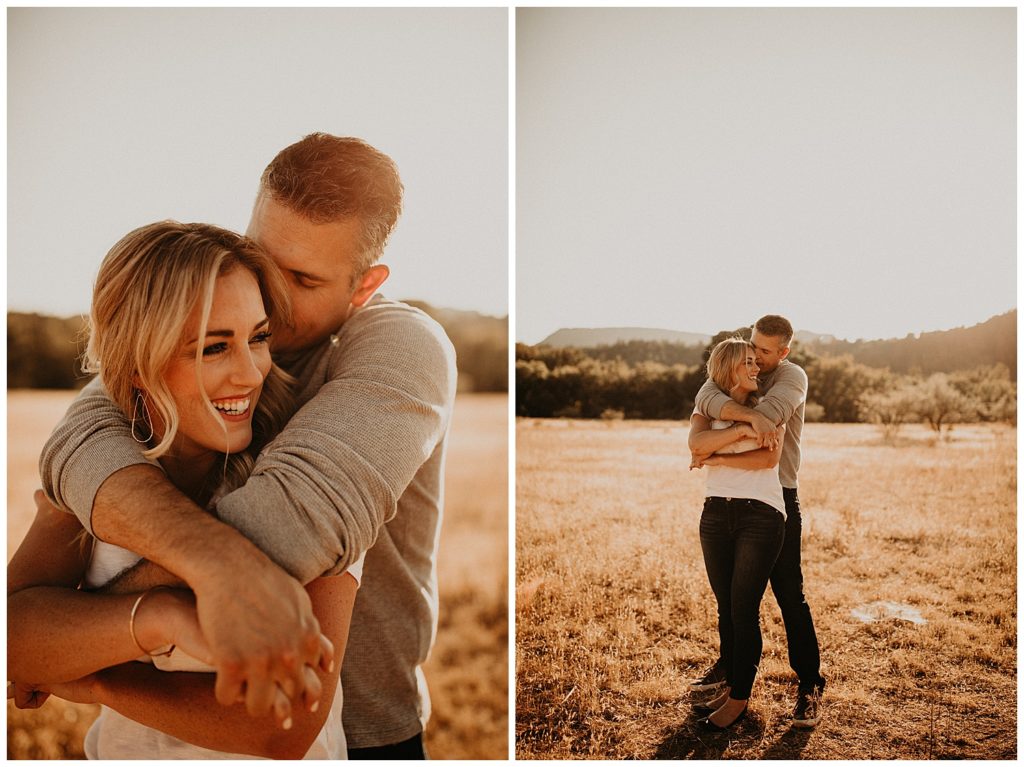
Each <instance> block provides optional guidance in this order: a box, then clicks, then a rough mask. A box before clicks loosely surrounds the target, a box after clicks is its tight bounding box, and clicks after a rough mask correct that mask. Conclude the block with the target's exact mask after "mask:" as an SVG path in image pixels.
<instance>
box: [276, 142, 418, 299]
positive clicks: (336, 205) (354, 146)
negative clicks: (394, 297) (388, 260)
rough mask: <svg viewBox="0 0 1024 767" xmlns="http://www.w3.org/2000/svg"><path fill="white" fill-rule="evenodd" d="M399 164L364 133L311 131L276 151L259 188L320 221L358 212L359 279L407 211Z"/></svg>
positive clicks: (355, 277) (356, 272) (356, 275)
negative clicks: (356, 135)
mask: <svg viewBox="0 0 1024 767" xmlns="http://www.w3.org/2000/svg"><path fill="white" fill-rule="evenodd" d="M402 191H403V187H402V180H401V179H400V178H399V176H398V167H397V166H396V165H395V163H394V161H393V160H392V159H391V158H390V157H388V156H387V155H386V154H384V153H383V152H381V151H379V150H377V149H374V148H373V147H372V146H370V145H369V144H367V143H366V142H365V141H363V140H362V139H358V138H350V137H341V136H332V135H330V134H329V133H311V134H309V135H308V136H306V137H305V138H304V139H302V140H301V141H297V142H295V143H294V144H292V145H291V146H287V147H285V148H284V149H282V150H281V151H280V152H278V153H277V156H276V157H274V159H273V160H271V161H270V165H268V166H267V168H266V170H264V171H263V175H262V176H261V177H260V193H261V194H267V195H269V196H270V197H271V198H272V199H273V200H275V201H277V202H279V203H281V204H282V205H284V206H285V207H287V208H288V209H289V210H291V211H293V212H295V213H298V214H299V215H301V216H303V217H304V218H306V219H308V220H309V221H312V222H313V223H315V224H323V223H328V222H334V221H341V220H344V219H347V218H356V219H358V220H359V222H360V224H361V227H362V234H361V242H360V256H359V261H358V263H356V264H353V267H354V269H353V280H354V281H355V280H358V279H359V278H360V277H361V276H362V275H363V273H364V272H365V271H366V270H367V269H369V268H370V267H371V266H372V265H373V264H374V263H375V262H376V261H377V260H378V259H379V258H380V257H381V255H382V254H383V253H384V246H385V244H387V241H388V237H390V236H391V231H392V230H393V229H394V228H395V224H396V223H397V221H398V216H399V214H400V213H401V212H402Z"/></svg>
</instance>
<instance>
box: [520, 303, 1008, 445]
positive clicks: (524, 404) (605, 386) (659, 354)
mask: <svg viewBox="0 0 1024 767" xmlns="http://www.w3.org/2000/svg"><path fill="white" fill-rule="evenodd" d="M1016 314H1017V313H1016V311H1012V312H1008V313H1007V314H1004V315H999V316H998V317H994V318H992V319H991V320H989V321H988V322H985V323H982V324H980V325H976V326H974V327H971V328H957V329H956V330H950V331H944V332H937V333H924V334H921V336H920V337H913V336H911V337H908V338H905V339H894V340H892V341H867V342H865V341H857V342H850V341H835V340H831V341H828V340H815V341H809V342H799V341H794V343H793V346H792V351H791V352H790V357H789V358H790V360H792V361H793V362H794V363H796V364H798V365H800V366H801V367H803V368H804V370H806V371H807V376H808V379H809V386H808V394H807V408H806V410H807V412H806V418H807V420H809V421H828V422H838V423H855V422H871V423H877V424H879V425H880V426H881V427H882V429H883V431H884V432H885V433H886V435H890V436H894V435H895V434H896V432H898V430H899V428H900V426H901V425H902V424H904V423H914V422H924V423H927V424H929V425H930V426H931V428H932V429H934V430H935V432H936V434H942V433H944V431H946V432H948V430H949V429H950V428H952V426H953V425H954V424H956V423H964V422H975V421H1006V422H1010V423H1013V424H1016V420H1017V384H1016V367H1017V357H1016V348H1017V345H1016ZM733 336H739V337H744V338H749V336H750V328H738V329H736V330H723V331H720V332H719V333H716V334H715V335H714V336H713V337H712V338H711V340H710V342H709V343H708V344H706V345H703V346H701V345H693V344H690V345H684V344H678V343H671V342H666V341H629V342H622V343H616V344H606V345H602V346H597V347H589V348H576V347H565V346H563V347H556V346H548V345H544V344H541V345H537V346H528V345H526V344H516V414H517V415H520V416H527V417H533V418H551V417H572V418H602V417H603V418H614V417H625V418H639V419H648V418H660V419H674V420H675V419H679V420H681V419H686V418H688V417H689V416H690V413H691V412H692V411H693V401H694V397H695V396H696V394H697V390H698V389H700V386H701V384H703V382H704V380H705V377H706V376H705V370H704V363H705V361H706V360H707V357H708V355H709V354H710V352H711V349H712V348H714V346H715V344H717V343H718V342H719V341H721V340H723V339H724V338H729V337H733ZM939 350H941V353H940V351H939ZM883 363H884V364H883Z"/></svg>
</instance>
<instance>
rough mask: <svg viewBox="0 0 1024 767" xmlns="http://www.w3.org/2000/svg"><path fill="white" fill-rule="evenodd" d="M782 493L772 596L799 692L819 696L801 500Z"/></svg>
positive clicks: (793, 494)
mask: <svg viewBox="0 0 1024 767" xmlns="http://www.w3.org/2000/svg"><path fill="white" fill-rule="evenodd" d="M782 492H783V495H784V496H785V499H786V537H785V540H784V541H783V543H782V551H781V552H779V558H778V559H777V560H776V562H775V568H774V569H773V570H772V577H771V584H772V593H774V594H775V599H776V600H777V601H778V603H779V608H780V609H781V610H782V621H783V623H784V624H785V626H786V644H787V645H788V649H789V665H790V666H791V667H792V669H793V671H795V672H796V675H797V677H798V678H799V680H800V688H801V689H802V690H805V691H811V690H817V691H818V692H820V691H821V689H822V688H823V687H824V686H825V680H824V678H822V676H821V656H820V652H819V650H818V636H817V634H816V633H815V631H814V620H813V619H812V618H811V608H810V607H809V606H808V604H807V600H806V599H805V598H804V576H803V573H802V572H801V569H800V535H801V529H802V524H801V520H800V500H799V498H798V497H797V492H796V488H789V487H784V488H783V489H782Z"/></svg>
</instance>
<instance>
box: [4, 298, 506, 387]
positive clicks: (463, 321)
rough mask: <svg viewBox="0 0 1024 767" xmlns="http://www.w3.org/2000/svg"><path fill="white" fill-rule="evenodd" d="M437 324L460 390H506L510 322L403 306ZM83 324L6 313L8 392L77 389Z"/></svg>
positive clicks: (80, 382) (80, 377) (83, 379)
mask: <svg viewBox="0 0 1024 767" xmlns="http://www.w3.org/2000/svg"><path fill="white" fill-rule="evenodd" d="M407 303H409V304H411V305H413V306H416V307H417V308H419V309H421V310H423V311H424V312H426V313H427V314H429V315H430V316H431V317H433V318H434V319H435V320H437V321H438V322H439V323H440V324H441V326H442V327H444V329H445V332H446V333H447V334H448V337H449V338H450V339H451V340H452V344H453V345H454V346H455V354H456V358H457V363H458V367H459V391H467V392H503V391H508V317H491V316H488V315H485V314H478V313H477V312H465V311H457V310H454V309H438V308H436V307H433V306H430V305H429V304H425V303H423V302H419V301H409V302H407ZM85 342H86V337H85V319H84V318H83V317H73V318H70V319H61V318H57V317H46V316H42V315H39V314H24V313H20V312H9V313H8V314H7V388H8V389H78V388H81V387H82V386H84V385H85V384H86V382H88V380H89V376H86V375H84V374H83V373H82V368H81V364H80V361H81V356H82V353H83V352H84V351H85Z"/></svg>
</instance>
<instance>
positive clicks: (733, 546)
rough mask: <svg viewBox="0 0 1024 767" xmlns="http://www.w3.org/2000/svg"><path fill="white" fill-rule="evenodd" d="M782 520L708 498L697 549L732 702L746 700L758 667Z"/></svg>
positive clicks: (748, 503)
mask: <svg viewBox="0 0 1024 767" xmlns="http://www.w3.org/2000/svg"><path fill="white" fill-rule="evenodd" d="M784 537H785V522H784V520H783V518H782V514H781V513H779V511H778V510H776V509H773V508H772V507H771V506H769V505H768V504H766V503H762V502H761V501H755V500H750V499H747V498H706V499H705V500H704V511H703V513H702V514H701V517H700V547H701V550H702V551H703V552H704V566H705V567H706V568H707V571H708V580H709V581H710V582H711V590H712V591H714V592H715V599H716V600H717V601H718V638H719V642H720V646H721V661H720V662H721V663H722V668H723V670H724V671H725V678H726V681H727V682H728V684H729V687H730V688H731V691H730V693H729V696H730V697H731V698H734V699H735V700H746V699H747V698H749V697H750V688H751V687H753V685H754V677H755V676H756V675H757V666H758V664H759V663H760V662H761V614H760V608H761V598H762V597H763V596H764V591H765V589H766V588H767V587H768V579H769V577H770V576H771V573H772V568H773V567H774V566H775V560H776V559H777V558H778V556H779V551H781V550H782V542H783V539H784Z"/></svg>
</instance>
